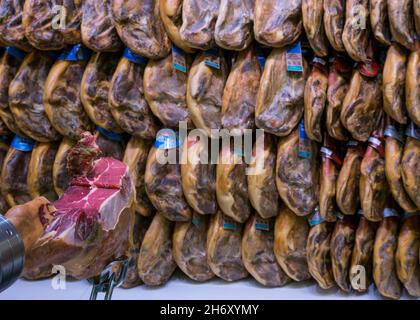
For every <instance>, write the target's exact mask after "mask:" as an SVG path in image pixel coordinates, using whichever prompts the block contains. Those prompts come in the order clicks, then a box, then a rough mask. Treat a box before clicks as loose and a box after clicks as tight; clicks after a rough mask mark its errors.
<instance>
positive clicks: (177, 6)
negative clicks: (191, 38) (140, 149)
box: [159, 0, 195, 53]
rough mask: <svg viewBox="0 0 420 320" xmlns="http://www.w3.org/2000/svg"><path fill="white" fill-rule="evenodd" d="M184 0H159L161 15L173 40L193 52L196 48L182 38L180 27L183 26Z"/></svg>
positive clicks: (180, 46)
mask: <svg viewBox="0 0 420 320" xmlns="http://www.w3.org/2000/svg"><path fill="white" fill-rule="evenodd" d="M183 2H184V1H183V0H159V11H160V17H161V18H162V22H163V25H164V27H165V30H166V33H167V34H168V37H169V38H170V39H171V41H172V42H173V43H174V44H175V45H176V46H177V47H178V48H180V49H182V50H183V51H185V52H187V53H193V52H194V51H195V49H193V48H190V47H189V46H188V44H187V43H186V42H184V40H182V39H181V34H180V32H179V31H180V29H181V26H182V6H183Z"/></svg>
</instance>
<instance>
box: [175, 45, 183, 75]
mask: <svg viewBox="0 0 420 320" xmlns="http://www.w3.org/2000/svg"><path fill="white" fill-rule="evenodd" d="M172 66H173V68H174V69H175V70H178V71H181V72H184V73H187V59H186V58H185V52H184V51H182V50H181V49H180V48H178V47H177V46H175V45H172Z"/></svg>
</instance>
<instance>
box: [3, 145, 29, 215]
mask: <svg viewBox="0 0 420 320" xmlns="http://www.w3.org/2000/svg"><path fill="white" fill-rule="evenodd" d="M15 139H16V138H15ZM19 144H20V145H15V144H14V143H13V141H12V143H11V146H10V148H9V150H8V152H7V154H6V156H5V158H4V160H3V166H2V169H1V194H2V195H3V197H4V198H5V200H6V203H7V204H8V205H9V207H10V208H12V207H14V206H16V205H19V204H24V203H25V202H28V201H30V200H31V199H32V198H31V195H30V193H29V189H28V171H29V163H30V161H31V151H32V149H33V142H31V141H24V143H23V144H21V142H20V143H19ZM22 147H23V148H22Z"/></svg>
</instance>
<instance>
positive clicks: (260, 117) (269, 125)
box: [255, 48, 310, 137]
mask: <svg viewBox="0 0 420 320" xmlns="http://www.w3.org/2000/svg"><path fill="white" fill-rule="evenodd" d="M303 70H304V71H303V73H301V72H289V71H287V61H286V49H284V48H282V49H274V50H273V51H272V52H271V53H270V55H269V56H268V58H267V61H266V63H265V67H264V72H263V74H262V76H261V80H260V88H259V91H258V97H257V105H256V108H255V123H256V125H257V127H259V128H260V129H264V130H266V132H268V133H271V134H275V135H277V136H280V137H283V136H288V135H289V134H290V133H291V132H292V130H293V129H294V128H295V127H296V126H297V124H298V123H299V121H300V119H301V118H302V115H303V111H304V90H305V83H306V79H307V78H308V76H309V72H310V69H309V66H308V64H307V62H306V60H305V59H303Z"/></svg>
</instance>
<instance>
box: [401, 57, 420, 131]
mask: <svg viewBox="0 0 420 320" xmlns="http://www.w3.org/2000/svg"><path fill="white" fill-rule="evenodd" d="M419 70H420V50H417V51H414V52H411V53H410V55H409V56H408V64H407V75H406V79H405V103H406V106H407V112H408V116H409V117H410V119H411V120H412V121H414V123H416V124H417V125H418V126H420V71H419Z"/></svg>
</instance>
